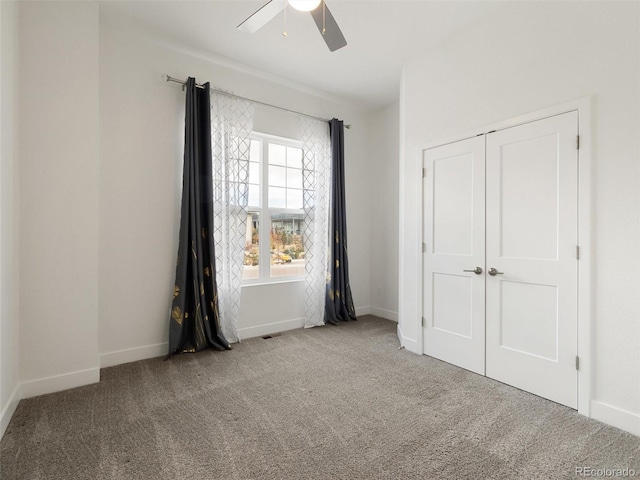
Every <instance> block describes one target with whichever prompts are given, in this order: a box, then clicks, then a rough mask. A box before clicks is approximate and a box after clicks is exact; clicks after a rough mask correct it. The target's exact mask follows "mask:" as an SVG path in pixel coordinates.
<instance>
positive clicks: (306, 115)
mask: <svg viewBox="0 0 640 480" xmlns="http://www.w3.org/2000/svg"><path fill="white" fill-rule="evenodd" d="M164 79H165V82H174V83H179V84H181V85H186V84H187V82H186V81H184V80H180V79H179V78H173V77H171V76H169V75H165V76H164ZM196 87H198V88H204V87H203V86H202V85H200V84H199V83H196ZM209 89H210V90H211V91H213V92H217V93H220V94H221V95H227V96H228V97H234V98H240V99H242V100H247V101H249V102H253V103H257V104H258V105H263V106H265V107H269V108H275V109H276V110H282V111H283V112H289V113H295V114H296V115H303V116H305V117H309V118H315V119H316V120H322V121H323V122H329V121H331V120H330V119H327V118H322V117H316V116H315V115H309V114H308V113H303V112H296V111H295V110H289V109H288V108H284V107H279V106H277V105H272V104H270V103H265V102H261V101H259V100H253V99H251V98H247V97H242V96H240V95H235V94H233V93H229V92H225V91H224V90H220V89H218V88H215V87H209ZM344 128H351V125H345V126H344Z"/></svg>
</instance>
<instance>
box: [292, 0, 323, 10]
mask: <svg viewBox="0 0 640 480" xmlns="http://www.w3.org/2000/svg"><path fill="white" fill-rule="evenodd" d="M321 1H322V0H288V2H289V5H291V6H292V7H293V8H295V9H296V10H300V11H301V12H310V11H311V10H315V9H316V8H318V5H320V2H321Z"/></svg>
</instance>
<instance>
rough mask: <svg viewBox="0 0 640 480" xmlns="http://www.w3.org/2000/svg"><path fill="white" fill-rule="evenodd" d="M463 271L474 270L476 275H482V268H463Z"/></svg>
mask: <svg viewBox="0 0 640 480" xmlns="http://www.w3.org/2000/svg"><path fill="white" fill-rule="evenodd" d="M463 272H473V273H475V274H476V275H482V268H480V267H476V268H474V269H473V270H463Z"/></svg>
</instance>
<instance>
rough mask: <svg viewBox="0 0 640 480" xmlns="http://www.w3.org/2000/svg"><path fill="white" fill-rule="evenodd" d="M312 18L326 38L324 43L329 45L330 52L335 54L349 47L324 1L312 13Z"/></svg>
mask: <svg viewBox="0 0 640 480" xmlns="http://www.w3.org/2000/svg"><path fill="white" fill-rule="evenodd" d="M311 16H312V17H313V19H314V20H315V22H316V25H317V26H318V30H320V33H321V34H322V38H324V42H325V43H326V44H327V47H329V50H331V51H332V52H335V51H336V50H338V49H339V48H342V47H344V46H346V45H347V41H346V40H345V38H344V35H342V32H341V31H340V27H338V24H337V23H336V19H335V18H333V15H331V12H330V11H329V7H327V4H326V3H324V0H323V1H322V3H321V4H320V6H319V7H318V8H316V9H315V10H312V11H311ZM323 30H324V33H322V31H323Z"/></svg>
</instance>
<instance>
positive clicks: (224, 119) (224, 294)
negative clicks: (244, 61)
mask: <svg viewBox="0 0 640 480" xmlns="http://www.w3.org/2000/svg"><path fill="white" fill-rule="evenodd" d="M253 112H254V105H253V103H252V102H249V101H247V100H242V99H239V98H234V97H230V96H228V95H223V94H219V93H216V92H212V93H211V141H212V151H213V211H214V220H213V224H214V239H215V244H216V280H217V283H218V302H219V308H220V329H221V330H222V333H223V335H224V336H225V338H226V339H227V340H228V341H229V342H237V341H238V340H239V339H238V331H237V328H236V324H237V321H238V314H239V312H240V294H241V287H242V268H243V258H244V248H245V244H244V243H245V233H246V228H247V223H246V220H247V203H248V198H249V186H248V181H249V150H250V147H251V139H250V137H249V136H250V134H251V131H252V130H253Z"/></svg>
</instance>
